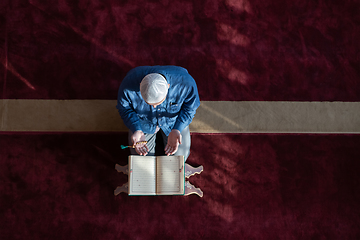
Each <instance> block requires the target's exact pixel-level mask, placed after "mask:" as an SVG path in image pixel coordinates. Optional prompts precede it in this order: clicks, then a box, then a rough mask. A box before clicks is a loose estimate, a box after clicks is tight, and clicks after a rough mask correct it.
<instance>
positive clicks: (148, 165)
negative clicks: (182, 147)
mask: <svg viewBox="0 0 360 240" xmlns="http://www.w3.org/2000/svg"><path fill="white" fill-rule="evenodd" d="M128 167H129V174H128V175H129V182H128V183H129V195H184V185H185V169H184V156H158V157H155V156H137V155H130V156H129V164H128Z"/></svg>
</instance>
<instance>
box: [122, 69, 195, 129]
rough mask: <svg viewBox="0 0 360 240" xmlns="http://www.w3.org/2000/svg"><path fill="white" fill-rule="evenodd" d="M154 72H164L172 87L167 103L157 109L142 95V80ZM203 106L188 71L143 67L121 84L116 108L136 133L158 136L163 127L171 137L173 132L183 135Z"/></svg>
mask: <svg viewBox="0 0 360 240" xmlns="http://www.w3.org/2000/svg"><path fill="white" fill-rule="evenodd" d="M150 73H160V74H162V75H164V76H165V78H166V80H167V82H168V83H169V84H170V87H169V90H168V94H167V96H166V98H165V101H164V102H162V103H161V104H160V105H159V106H157V107H156V108H154V107H153V106H151V105H149V104H147V103H146V102H145V101H144V99H143V98H142V96H141V93H140V82H141V80H142V79H143V78H144V77H145V76H146V75H147V74H150ZM199 106H200V99H199V93H198V90H197V86H196V83H195V80H194V79H193V78H192V77H191V76H190V74H189V73H188V71H187V70H186V69H185V68H182V67H177V66H141V67H136V68H134V69H132V70H130V71H129V72H128V74H127V75H126V76H125V78H124V79H123V81H122V82H121V85H120V88H119V92H118V101H117V106H116V108H117V109H118V110H119V113H120V116H121V118H122V120H123V121H124V123H125V125H126V126H127V127H128V128H129V129H130V130H131V131H132V132H135V131H137V130H141V131H143V132H144V133H155V131H156V126H159V127H160V128H161V129H162V130H163V132H164V133H165V134H166V135H167V136H168V135H169V133H170V132H171V130H172V129H177V130H179V131H180V132H181V131H182V130H183V129H184V128H185V127H186V126H188V125H189V124H190V123H191V121H192V119H193V117H194V115H195V113H196V109H197V108H198V107H199Z"/></svg>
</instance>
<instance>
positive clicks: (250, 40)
mask: <svg viewBox="0 0 360 240" xmlns="http://www.w3.org/2000/svg"><path fill="white" fill-rule="evenodd" d="M359 6H360V3H359V2H358V1H352V0H344V1H338V0H333V1H322V0H320V1H313V0H292V1H289V0H273V1H265V2H264V1H259V0H253V1H248V0H239V1H235V0H207V1H205V0H201V1H183V0H181V1H180V0H174V1H168V0H161V1H147V0H146V1H145V0H136V1H112V0H107V1H102V0H101V1H100V0H93V1H85V0H84V1H73V0H58V1H40V0H11V1H10V0H8V1H2V2H1V3H0V57H1V58H0V59H1V61H0V62H1V63H2V64H3V65H4V67H5V68H4V67H1V68H0V76H1V77H0V81H2V83H3V84H1V85H2V86H4V89H3V91H2V98H23V99H29V98H31V99H115V98H116V94H117V89H118V86H119V81H120V80H121V79H122V78H123V77H124V76H125V74H126V73H127V72H128V71H129V70H130V69H131V68H133V67H135V66H140V65H179V66H182V67H185V68H187V69H188V70H189V72H190V74H191V75H192V76H193V77H194V78H195V80H196V81H197V84H198V88H199V94H200V98H201V100H207V101H220V100H224V101H229V100H232V101H244V100H245V101H262V100H265V101H359V99H360V82H359V74H360V68H359V61H360V44H359V39H360V24H359V23H360V15H359V14H358V13H359V12H360V7H359ZM4 69H7V70H8V71H7V73H4ZM4 75H6V76H5V81H6V84H5V83H4V78H2V76H4ZM209 83H210V84H209Z"/></svg>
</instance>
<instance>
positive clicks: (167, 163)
mask: <svg viewBox="0 0 360 240" xmlns="http://www.w3.org/2000/svg"><path fill="white" fill-rule="evenodd" d="M156 161H157V163H156V167H157V169H156V171H157V173H156V174H157V178H156V193H157V194H158V195H174V194H184V181H185V175H184V173H185V169H184V156H159V157H157V159H156Z"/></svg>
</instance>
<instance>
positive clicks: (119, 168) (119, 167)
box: [115, 164, 129, 175]
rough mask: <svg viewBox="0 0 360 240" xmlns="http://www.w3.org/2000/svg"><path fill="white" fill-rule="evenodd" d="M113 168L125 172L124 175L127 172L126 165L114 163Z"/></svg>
mask: <svg viewBox="0 0 360 240" xmlns="http://www.w3.org/2000/svg"><path fill="white" fill-rule="evenodd" d="M115 169H116V171H118V172H122V173H123V174H126V175H128V173H129V172H128V171H129V168H128V165H125V166H120V165H119V164H115Z"/></svg>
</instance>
